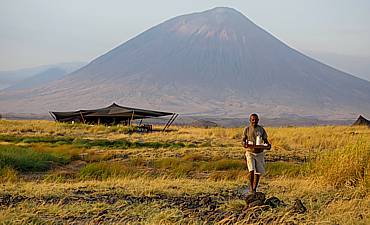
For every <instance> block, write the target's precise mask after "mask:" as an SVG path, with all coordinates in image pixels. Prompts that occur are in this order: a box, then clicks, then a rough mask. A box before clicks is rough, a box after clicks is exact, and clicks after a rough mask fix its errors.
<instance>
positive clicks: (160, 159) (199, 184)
mask: <svg viewBox="0 0 370 225" xmlns="http://www.w3.org/2000/svg"><path fill="white" fill-rule="evenodd" d="M131 130H132V129H130V128H125V127H116V126H111V127H108V126H90V125H84V124H60V123H54V122H47V121H7V120H1V121H0V179H1V183H2V184H1V185H0V223H4V224H49V223H52V224H55V223H62V224H81V223H87V224H97V223H103V224H104V223H107V224H111V223H118V224H204V223H205V224H250V223H255V224H370V216H369V215H370V195H369V192H370V166H369V161H370V129H368V128H366V127H345V126H323V127H289V128H267V132H268V134H269V139H270V141H271V143H272V145H273V148H272V149H271V151H268V152H267V153H266V160H267V164H266V169H267V173H266V176H265V177H263V178H262V181H261V185H260V191H262V192H264V193H265V194H266V196H267V197H273V196H274V197H277V198H279V199H281V200H282V201H284V205H283V206H281V207H277V208H266V207H265V208H264V207H254V208H248V206H247V204H246V202H245V195H246V190H247V185H246V184H247V179H248V177H247V173H246V171H245V167H244V159H243V153H244V150H243V149H242V148H241V147H240V139H241V135H242V128H209V129H205V128H193V127H176V128H175V130H174V131H172V132H166V133H161V132H153V133H147V134H143V133H131V132H129V131H131ZM296 199H299V200H301V201H302V202H303V204H304V205H305V207H306V208H307V211H306V212H304V213H300V212H296V211H294V210H292V209H291V207H290V206H291V205H293V204H294V202H295V201H296Z"/></svg>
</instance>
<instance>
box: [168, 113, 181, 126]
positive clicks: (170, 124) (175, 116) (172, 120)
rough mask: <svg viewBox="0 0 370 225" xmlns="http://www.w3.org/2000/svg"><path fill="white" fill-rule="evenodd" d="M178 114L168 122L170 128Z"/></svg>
mask: <svg viewBox="0 0 370 225" xmlns="http://www.w3.org/2000/svg"><path fill="white" fill-rule="evenodd" d="M178 115H179V114H176V116H175V117H174V118H173V119H172V121H171V123H170V124H168V126H167V128H169V127H170V126H171V125H172V123H173V122H174V121H175V120H176V118H177V116H178Z"/></svg>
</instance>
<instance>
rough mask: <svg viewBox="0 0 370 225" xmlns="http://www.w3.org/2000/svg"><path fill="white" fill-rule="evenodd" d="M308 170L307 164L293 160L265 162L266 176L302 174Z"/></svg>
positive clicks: (294, 175)
mask: <svg viewBox="0 0 370 225" xmlns="http://www.w3.org/2000/svg"><path fill="white" fill-rule="evenodd" d="M308 172H309V164H307V163H303V164H298V163H294V162H268V163H266V176H288V177H296V176H300V175H302V176H304V175H306V174H307V173H308Z"/></svg>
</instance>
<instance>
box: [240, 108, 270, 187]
mask: <svg viewBox="0 0 370 225" xmlns="http://www.w3.org/2000/svg"><path fill="white" fill-rule="evenodd" d="M258 121H259V119H258V115H257V114H255V113H253V114H251V115H250V117H249V123H250V125H249V126H248V127H246V128H245V129H244V133H243V147H244V148H246V152H245V162H246V166H247V168H248V171H249V180H250V191H251V192H252V193H255V192H256V191H257V186H258V182H259V180H260V177H261V175H263V174H264V173H265V153H264V149H271V145H270V143H269V141H268V139H267V133H266V131H265V129H264V128H263V127H262V126H260V125H258ZM261 140H263V143H262V142H261Z"/></svg>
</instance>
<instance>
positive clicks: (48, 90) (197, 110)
mask: <svg viewBox="0 0 370 225" xmlns="http://www.w3.org/2000/svg"><path fill="white" fill-rule="evenodd" d="M112 102H117V103H118V104H122V105H127V106H134V107H144V108H151V109H153V110H167V111H174V112H178V113H182V114H197V115H211V116H245V115H246V114H247V113H250V112H258V113H260V114H263V115H267V116H269V117H272V116H279V115H282V114H284V115H286V114H297V115H317V116H322V117H351V116H352V115H358V114H366V113H370V82H368V81H366V80H362V79H360V78H357V77H355V76H352V75H350V74H347V73H344V72H341V71H339V70H336V69H335V68H332V67H330V66H327V65H325V64H322V63H320V62H318V61H316V60H314V59H312V58H309V57H307V56H305V55H303V54H301V53H300V52H298V51H296V50H294V49H292V48H290V47H289V46H287V45H286V44H284V43H283V42H281V41H280V40H278V39H277V38H275V37H274V36H273V35H271V34H269V33H268V32H267V31H265V30H263V29H262V28H260V27H258V26H257V25H256V24H254V23H253V22H252V21H250V20H249V19H248V18H247V17H245V16H244V15H243V14H241V13H240V12H238V11H236V10H235V9H232V8H226V7H218V8H214V9H210V10H207V11H204V12H199V13H192V14H188V15H183V16H178V17H175V18H173V19H170V20H167V21H165V22H163V23H161V24H159V25H157V26H154V27H152V28H150V29H148V30H147V31H145V32H143V33H141V34H139V35H138V36H136V37H134V38H132V39H131V40H128V41H127V42H125V43H123V44H122V45H120V46H118V47H116V48H114V49H113V50H111V51H109V52H107V53H106V54H103V55H101V56H100V57H98V58H96V59H95V60H93V61H92V62H91V63H89V64H88V65H87V66H85V67H83V68H81V69H79V70H77V71H76V72H73V73H71V74H69V75H67V76H65V77H64V78H63V79H62V80H58V81H55V82H52V83H49V84H47V85H45V86H43V87H39V88H37V89H24V90H17V91H11V92H0V111H3V112H33V113H40V112H47V111H49V110H54V111H68V110H77V109H81V108H95V107H100V106H102V105H109V104H111V103H112Z"/></svg>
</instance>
